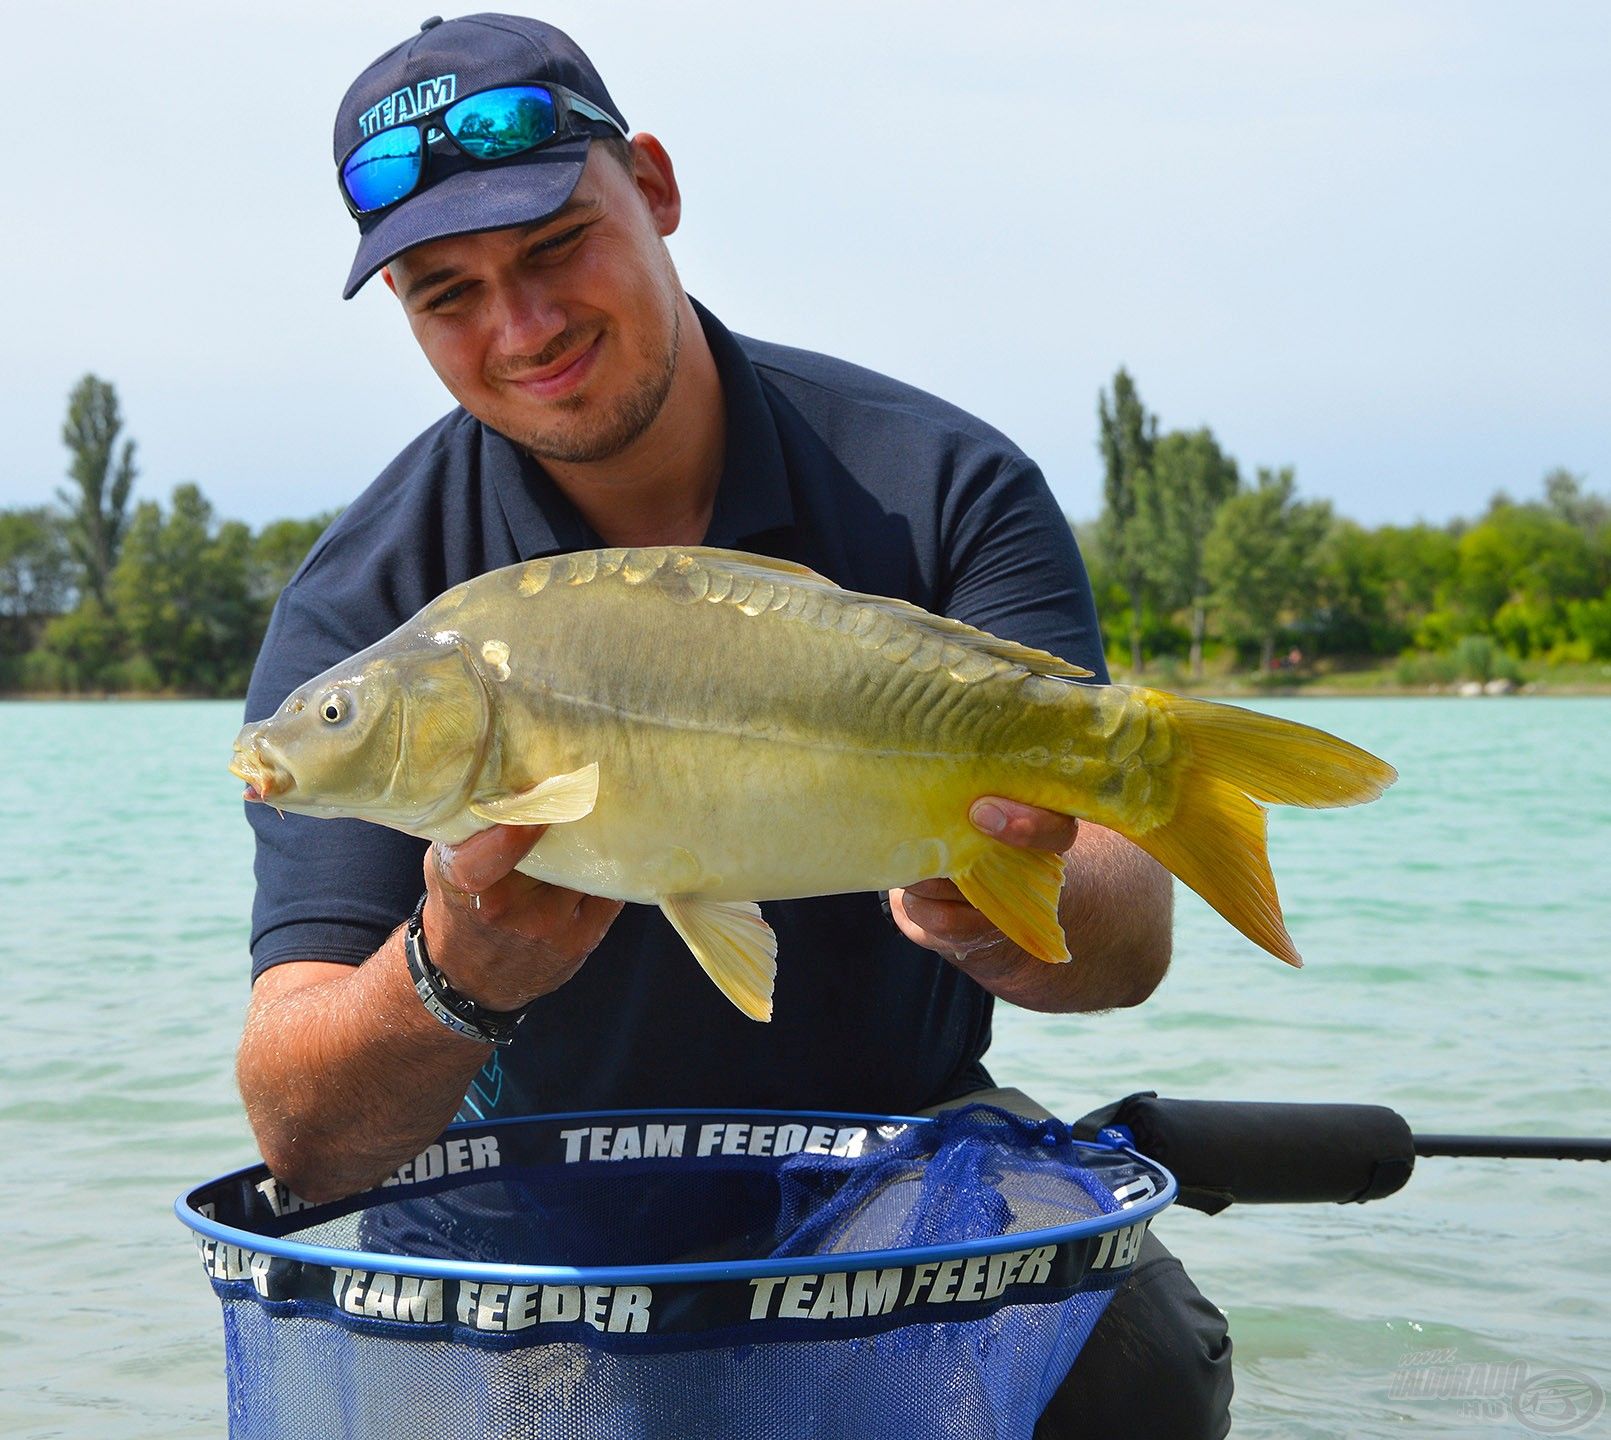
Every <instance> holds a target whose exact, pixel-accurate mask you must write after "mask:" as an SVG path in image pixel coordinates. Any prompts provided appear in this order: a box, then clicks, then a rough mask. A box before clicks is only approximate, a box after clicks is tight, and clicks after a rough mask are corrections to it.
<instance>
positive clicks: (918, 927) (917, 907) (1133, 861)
mask: <svg viewBox="0 0 1611 1440" xmlns="http://www.w3.org/2000/svg"><path fill="white" fill-rule="evenodd" d="M969 814H970V818H971V819H972V820H973V823H974V824H975V825H977V826H978V827H979V829H981V830H983V831H984V832H985V834H987V835H992V836H994V837H995V838H996V839H997V840H1000V841H1003V842H1004V843H1005V844H1008V845H1017V846H1020V847H1022V848H1023V849H1026V850H1048V851H1051V852H1053V853H1054V854H1060V855H1063V856H1065V857H1066V858H1065V860H1064V883H1063V898H1062V903H1061V904H1060V905H1059V906H1058V919H1059V920H1060V921H1061V922H1062V926H1063V932H1064V934H1065V935H1067V936H1068V937H1069V950H1070V951H1071V952H1072V954H1073V956H1074V963H1073V964H1072V965H1048V964H1046V963H1045V962H1044V961H1041V960H1037V959H1035V957H1034V956H1032V955H1027V954H1025V953H1024V952H1023V951H1022V950H1020V949H1019V948H1018V946H1016V945H1014V944H1013V942H1012V941H1011V940H1009V939H1008V938H1007V937H1006V936H1005V935H1003V934H1002V933H1001V931H999V930H998V929H996V927H995V926H994V925H992V924H991V923H990V921H989V920H987V919H986V918H985V917H984V916H983V915H982V914H980V913H979V911H977V910H975V909H974V908H973V906H972V905H970V904H968V902H967V901H966V900H964V899H963V898H962V892H961V891H960V890H958V889H957V887H956V886H955V885H954V884H952V883H951V881H949V880H924V881H922V882H920V883H919V884H916V885H908V886H907V887H906V889H904V890H891V891H890V892H889V909H890V914H891V915H892V916H893V917H894V920H895V923H896V925H897V926H899V927H900V930H901V933H902V934H903V935H905V936H906V938H907V939H909V940H911V941H912V942H913V943H915V944H918V945H921V946H922V947H923V948H924V949H925V950H932V951H934V952H935V953H936V954H939V955H943V956H945V958H946V959H947V960H949V961H950V962H951V963H952V964H953V965H955V966H956V967H957V969H959V970H961V971H962V972H963V973H964V974H966V975H968V976H971V977H972V978H973V979H974V980H976V981H977V982H978V983H979V984H980V985H982V986H984V988H985V989H986V990H988V991H990V993H991V994H993V995H997V996H1000V997H1001V998H1002V999H1003V1000H1010V1001H1012V1002H1013V1004H1015V1005H1022V1006H1023V1007H1024V1008H1026V1009H1029V1010H1048V1011H1067V1010H1087V1011H1088V1010H1110V1009H1112V1008H1113V1007H1115V1006H1118V1005H1139V1004H1140V1003H1141V1002H1142V1001H1143V1000H1145V999H1146V998H1147V996H1149V995H1150V994H1152V992H1153V991H1154V990H1155V989H1156V988H1157V986H1158V982H1159V981H1160V980H1161V979H1163V976H1164V972H1165V971H1166V970H1167V969H1168V968H1169V953H1170V930H1171V928H1172V923H1173V908H1174V907H1173V890H1172V882H1171V881H1170V878H1169V872H1168V871H1167V870H1165V869H1164V868H1163V866H1161V865H1160V864H1158V862H1157V861H1156V860H1154V859H1153V858H1152V857H1151V856H1150V855H1147V854H1146V853H1145V852H1143V851H1142V850H1141V849H1139V848H1138V847H1137V846H1135V845H1133V844H1132V843H1131V842H1130V841H1128V840H1126V839H1125V838H1124V837H1123V836H1122V835H1120V834H1118V833H1117V832H1115V831H1113V830H1109V829H1106V828H1105V827H1104V826H1101V825H1096V824H1092V823H1089V822H1087V823H1086V824H1084V825H1081V824H1080V822H1079V821H1077V820H1075V819H1073V818H1072V817H1070V816H1068V815H1059V814H1057V813H1055V812H1054V811H1051V810H1041V809H1038V808H1037V807H1035V806H1033V805H1021V804H1018V803H1017V802H1016V801H1012V800H1002V799H999V798H997V797H995V796H985V797H984V798H982V799H980V800H977V801H975V802H974V806H973V809H972V810H971V811H970V812H969Z"/></svg>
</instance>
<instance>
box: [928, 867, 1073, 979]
mask: <svg viewBox="0 0 1611 1440" xmlns="http://www.w3.org/2000/svg"><path fill="white" fill-rule="evenodd" d="M1063 873H1064V872H1063V857H1062V856H1061V855H1058V854H1055V853H1053V852H1051V851H1048V850H1018V849H1015V848H1014V847H1013V846H1011V845H1002V844H1000V843H999V842H992V844H991V845H990V848H989V849H988V850H986V851H985V852H984V854H983V855H981V856H980V857H979V858H978V859H977V860H975V861H974V862H973V864H972V865H970V866H968V868H967V869H966V870H963V871H960V872H959V873H958V874H955V875H953V876H952V877H951V879H952V880H953V881H954V882H955V883H956V887H957V889H958V890H960V891H961V892H962V895H963V898H964V899H965V900H967V902H968V904H970V905H971V906H973V908H974V909H975V910H978V911H980V912H981V913H982V914H983V915H984V917H985V919H987V920H988V921H989V922H990V923H991V924H992V925H994V926H995V927H996V929H998V930H999V931H1001V933H1002V934H1003V935H1005V936H1006V937H1007V938H1008V939H1009V940H1011V941H1012V942H1013V944H1014V945H1016V946H1018V948H1019V949H1021V950H1025V951H1028V953H1029V954H1031V955H1033V956H1034V957H1035V958H1036V959H1037V960H1045V961H1047V962H1049V963H1051V964H1062V963H1063V962H1064V961H1066V960H1068V959H1070V958H1071V957H1070V955H1069V953H1068V941H1067V939H1066V938H1065V937H1064V935H1063V925H1062V921H1061V920H1060V919H1059V918H1058V910H1057V907H1058V902H1059V900H1061V898H1062V895H1063Z"/></svg>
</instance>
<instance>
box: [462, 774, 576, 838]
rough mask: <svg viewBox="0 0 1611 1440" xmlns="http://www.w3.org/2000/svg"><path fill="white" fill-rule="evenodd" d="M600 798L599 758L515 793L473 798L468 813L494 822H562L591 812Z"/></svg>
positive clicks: (531, 823) (514, 823)
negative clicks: (577, 768) (491, 797)
mask: <svg viewBox="0 0 1611 1440" xmlns="http://www.w3.org/2000/svg"><path fill="white" fill-rule="evenodd" d="M598 798H599V766H598V761H597V760H595V761H593V763H592V764H590V765H584V766H582V768H581V769H580V770H572V771H571V772H570V773H569V774H567V775H550V776H549V777H548V779H546V780H543V781H540V782H539V783H538V784H536V785H533V786H532V787H531V789H529V790H521V791H519V792H518V793H516V794H514V795H500V796H498V798H497V799H495V800H473V801H471V802H470V813H471V814H472V815H474V816H475V817H476V818H477V819H478V820H486V821H488V822H490V823H491V824H493V825H563V824H564V823H565V822H566V821H567V820H580V819H581V818H582V817H583V816H584V815H589V814H591V813H592V811H593V806H594V805H595V804H596V803H597V802H598Z"/></svg>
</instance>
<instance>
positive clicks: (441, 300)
mask: <svg viewBox="0 0 1611 1440" xmlns="http://www.w3.org/2000/svg"><path fill="white" fill-rule="evenodd" d="M469 288H470V287H469V285H468V284H461V285H450V286H448V288H447V289H446V290H444V291H442V293H441V294H440V295H433V296H431V298H430V299H429V300H427V301H426V302H425V308H426V309H427V310H440V309H441V308H442V307H443V306H444V305H451V304H452V303H453V302H454V301H455V300H457V299H458V298H459V297H460V296H461V295H463V294H464V292H465V291H466V290H468V289H469Z"/></svg>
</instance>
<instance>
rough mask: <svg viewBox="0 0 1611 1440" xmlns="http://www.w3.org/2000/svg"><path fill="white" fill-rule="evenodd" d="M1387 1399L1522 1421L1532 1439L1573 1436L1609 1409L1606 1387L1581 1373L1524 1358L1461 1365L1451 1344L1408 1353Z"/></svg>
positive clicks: (1473, 1416) (1488, 1418)
mask: <svg viewBox="0 0 1611 1440" xmlns="http://www.w3.org/2000/svg"><path fill="white" fill-rule="evenodd" d="M1388 1397H1389V1398H1390V1399H1393V1400H1436V1401H1443V1402H1446V1403H1449V1404H1451V1405H1455V1406H1458V1412H1457V1413H1458V1414H1459V1415H1460V1416H1461V1417H1462V1418H1463V1419H1467V1420H1476V1421H1489V1422H1498V1421H1503V1420H1515V1421H1519V1422H1520V1424H1521V1426H1522V1428H1523V1429H1524V1430H1526V1431H1527V1432H1528V1433H1529V1434H1532V1435H1575V1434H1578V1433H1579V1432H1581V1431H1583V1430H1585V1429H1587V1428H1588V1426H1590V1425H1592V1424H1593V1423H1594V1422H1595V1421H1596V1420H1598V1419H1599V1418H1600V1416H1601V1415H1602V1414H1603V1413H1604V1411H1605V1389H1604V1387H1602V1386H1601V1385H1600V1383H1599V1382H1598V1381H1597V1380H1595V1379H1594V1377H1593V1376H1591V1375H1587V1374H1585V1373H1584V1372H1583V1371H1581V1370H1565V1369H1551V1370H1535V1369H1534V1368H1533V1367H1532V1366H1530V1365H1529V1364H1528V1362H1527V1361H1525V1360H1501V1361H1483V1362H1478V1363H1471V1364H1461V1363H1460V1360H1459V1358H1458V1356H1457V1354H1456V1352H1455V1350H1454V1348H1453V1347H1452V1346H1451V1347H1448V1348H1446V1349H1434V1350H1411V1351H1409V1352H1408V1353H1407V1354H1406V1355H1405V1356H1404V1358H1403V1359H1402V1360H1401V1361H1399V1365H1398V1369H1397V1370H1395V1371H1394V1372H1393V1379H1392V1383H1391V1384H1390V1385H1389V1387H1388Z"/></svg>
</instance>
